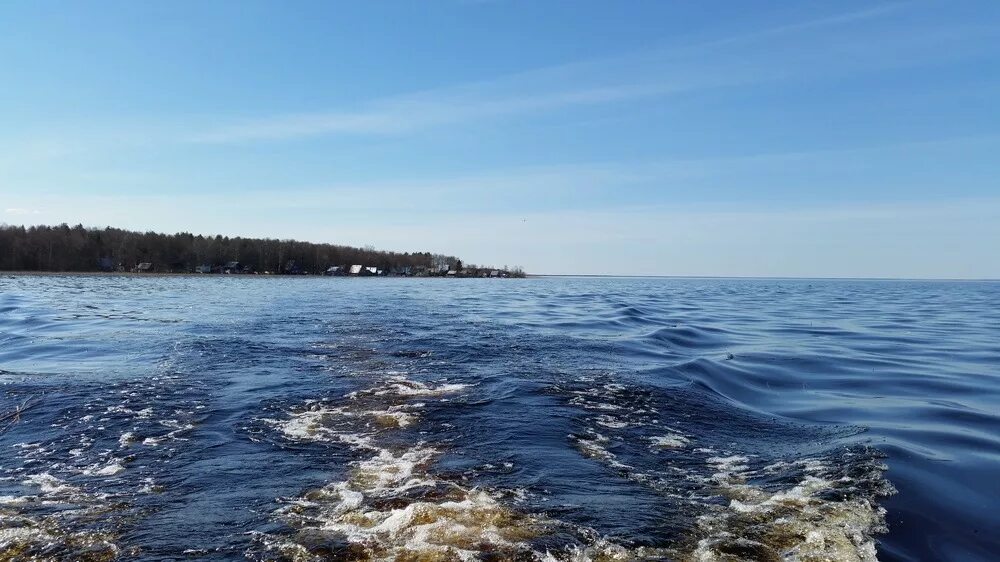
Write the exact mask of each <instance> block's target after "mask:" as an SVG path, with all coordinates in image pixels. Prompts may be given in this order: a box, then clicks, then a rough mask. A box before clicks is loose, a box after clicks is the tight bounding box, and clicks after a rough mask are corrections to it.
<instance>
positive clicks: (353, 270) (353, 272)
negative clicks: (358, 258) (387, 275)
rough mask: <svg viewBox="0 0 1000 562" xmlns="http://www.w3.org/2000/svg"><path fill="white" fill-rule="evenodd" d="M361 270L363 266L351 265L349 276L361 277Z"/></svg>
mask: <svg viewBox="0 0 1000 562" xmlns="http://www.w3.org/2000/svg"><path fill="white" fill-rule="evenodd" d="M362 268H364V266H363V265H352V266H351V275H361V270H362Z"/></svg>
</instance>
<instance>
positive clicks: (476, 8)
mask: <svg viewBox="0 0 1000 562" xmlns="http://www.w3.org/2000/svg"><path fill="white" fill-rule="evenodd" d="M998 99H1000V3H997V2H992V1H984V2H931V1H923V2H921V1H915V2H887V3H878V2H845V1H837V2H808V3H805V2H784V3H782V2H734V1H725V2H722V1H719V2H714V1H704V2H666V1H648V2H624V1H623V2H583V1H579V0H575V1H566V2H515V1H504V0H495V1H473V0H451V1H448V0H430V1H427V2H413V1H406V2H403V1H400V2H389V1H379V2H351V3H349V2H304V1H300V2H290V3H289V2H282V3H279V2H236V1H215V2H182V1H170V2H88V3H83V2H75V3H69V2H43V1H34V0H33V1H19V0H13V1H7V2H4V3H2V4H0V123H2V126H0V222H6V223H10V224H22V223H25V224H36V223H48V224H53V223H60V222H68V223H71V224H75V223H83V224H85V225H88V226H104V225H114V226H122V227H129V228H137V229H142V230H147V229H153V230H160V231H168V232H175V231H181V230H184V231H192V232H199V233H205V234H211V233H222V234H228V235H248V236H249V235H254V236H271V237H281V238H286V237H287V238H298V239H304V240H311V241H327V242H338V243H347V244H356V245H373V246H376V247H381V248H390V249H398V250H425V249H428V250H434V251H440V252H443V253H454V254H457V255H459V256H462V257H464V258H465V259H466V261H468V262H474V263H483V264H496V265H503V264H508V265H514V264H519V265H521V266H523V267H525V268H526V269H527V270H528V271H530V272H536V273H612V274H614V273H625V274H645V275H656V274H659V275H748V276H833V277H851V276H876V277H948V278H964V277H971V278H982V277H990V278H1000V259H998V256H1000V182H998V179H997V178H998V171H1000V156H998V155H1000V110H998V109H997V100H998Z"/></svg>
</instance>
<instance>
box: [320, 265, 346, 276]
mask: <svg viewBox="0 0 1000 562" xmlns="http://www.w3.org/2000/svg"><path fill="white" fill-rule="evenodd" d="M343 274H344V268H342V267H340V266H339V265H331V266H330V267H328V268H326V271H324V272H323V275H327V276H331V277H332V276H335V275H343Z"/></svg>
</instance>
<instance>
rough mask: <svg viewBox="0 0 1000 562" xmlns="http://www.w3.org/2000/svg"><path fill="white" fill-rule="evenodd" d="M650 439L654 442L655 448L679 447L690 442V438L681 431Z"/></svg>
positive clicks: (653, 446)
mask: <svg viewBox="0 0 1000 562" xmlns="http://www.w3.org/2000/svg"><path fill="white" fill-rule="evenodd" d="M649 440H650V441H651V442H652V443H653V445H652V448H653V449H678V448H680V447H684V446H686V445H687V444H688V443H690V440H689V439H688V438H687V437H684V436H683V435H681V434H679V433H668V434H667V435H657V436H655V437H650V438H649Z"/></svg>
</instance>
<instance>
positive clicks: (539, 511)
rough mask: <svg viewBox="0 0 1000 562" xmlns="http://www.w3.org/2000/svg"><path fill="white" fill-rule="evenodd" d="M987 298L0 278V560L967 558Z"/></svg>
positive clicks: (999, 537)
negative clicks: (14, 413)
mask: <svg viewBox="0 0 1000 562" xmlns="http://www.w3.org/2000/svg"><path fill="white" fill-rule="evenodd" d="M998 369H1000V284H995V283H972V282H968V283H962V282H954V283H947V282H904V281H809V280H700V279H641V280H640V279H527V280H451V279H428V280H405V279H320V278H245V277H223V276H206V277H201V278H197V277H150V278H137V277H72V276H66V277H45V276H5V277H0V384H2V387H0V391H2V396H0V406H2V408H0V414H5V415H6V414H10V413H12V412H15V411H16V410H17V409H18V408H21V409H22V411H21V413H20V414H19V415H16V416H11V415H6V416H5V417H4V418H3V421H2V422H0V430H2V431H3V433H2V434H0V559H4V560H7V559H12V560H21V559H33V558H34V559H39V560H45V559H63V560H113V559H124V560H164V559H199V560H213V559H214V560H234V559H236V560H238V559H252V560H324V559H332V560H567V561H568V560H781V559H792V560H874V559H876V558H878V559H880V560H943V559H948V560H990V559H995V556H996V553H997V552H1000V510H998V507H1000V491H998V490H1000V486H998V481H1000V419H998V416H1000V413H998V408H1000V382H998V381H1000V379H998V375H1000V373H998Z"/></svg>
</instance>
